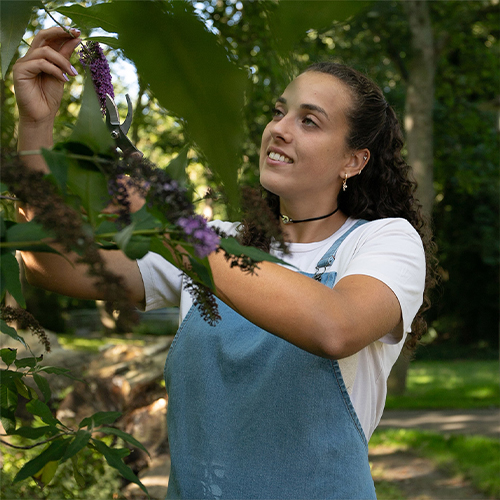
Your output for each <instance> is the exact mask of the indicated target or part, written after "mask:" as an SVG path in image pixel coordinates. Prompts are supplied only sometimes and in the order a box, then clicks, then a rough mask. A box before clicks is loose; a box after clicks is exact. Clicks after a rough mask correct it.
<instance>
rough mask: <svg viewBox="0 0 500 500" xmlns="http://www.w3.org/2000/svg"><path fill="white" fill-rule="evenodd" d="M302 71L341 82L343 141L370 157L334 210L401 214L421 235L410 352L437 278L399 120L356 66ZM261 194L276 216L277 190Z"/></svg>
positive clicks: (371, 216)
mask: <svg viewBox="0 0 500 500" xmlns="http://www.w3.org/2000/svg"><path fill="white" fill-rule="evenodd" d="M307 71H315V72H319V73H325V74H328V75H331V76H333V77H335V78H338V79H339V80H340V81H342V82H343V83H344V84H345V85H346V87H347V88H348V89H349V92H350V95H351V102H352V104H351V106H350V108H349V109H348V110H347V111H346V117H347V121H348V124H349V134H348V136H347V138H346V141H347V147H348V148H350V149H352V150H356V149H358V150H359V149H364V148H366V149H368V150H369V151H370V159H369V160H368V163H367V164H366V166H365V167H364V169H363V172H362V173H360V174H359V175H357V176H355V177H351V178H350V179H349V187H348V189H347V190H345V191H344V190H340V193H339V195H338V198H337V202H338V206H339V208H340V210H342V212H343V213H344V214H346V215H347V216H351V217H353V218H356V219H365V220H369V221H371V220H376V219H383V218H387V217H400V218H403V219H406V220H407V221H408V222H409V223H410V224H411V225H412V226H413V227H414V228H415V230H416V231H417V232H418V234H419V235H420V237H421V239H422V243H423V246H424V250H425V257H426V279H425V290H424V300H423V303H422V306H421V307H420V310H419V311H418V313H417V315H416V316H415V318H414V320H413V323H412V329H411V330H412V331H411V333H410V334H409V335H408V337H407V340H406V344H405V347H406V349H407V350H408V351H410V352H411V351H413V350H414V349H415V348H416V346H417V345H418V343H419V340H420V338H421V337H422V335H423V334H424V333H425V331H426V328H427V325H426V322H425V319H424V317H423V313H424V312H425V311H426V310H427V309H429V307H430V298H429V292H430V290H431V289H432V288H433V287H434V286H435V284H436V281H437V273H436V265H437V259H436V257H435V253H436V245H435V243H434V242H433V239H432V230H431V224H430V220H429V218H428V217H426V216H425V215H424V213H423V211H422V206H421V204H420V203H419V202H418V200H417V199H416V198H415V191H416V188H417V183H416V181H415V180H414V177H413V172H412V168H411V167H410V166H409V165H408V164H407V163H406V162H405V160H404V159H403V156H402V154H401V149H402V147H403V145H404V138H403V132H402V130H401V125H400V123H399V120H398V118H397V116H396V113H395V112H394V110H393V109H392V108H391V106H390V105H389V104H388V103H387V101H386V100H385V97H384V94H383V92H382V90H381V89H380V88H379V87H378V86H377V85H376V84H375V83H374V82H373V81H372V80H370V79H369V78H368V77H367V76H365V75H364V74H362V73H360V72H359V71H357V70H355V69H353V68H351V67H349V66H346V65H344V64H339V63H334V62H330V61H324V62H319V63H315V64H313V65H311V66H309V67H308V68H307V69H306V70H305V71H304V72H307ZM266 200H267V203H268V205H269V207H270V210H271V212H272V213H273V214H274V216H275V217H276V218H278V216H279V198H278V196H276V195H275V194H273V193H269V192H267V193H266ZM247 220H248V219H247ZM244 227H245V229H244V231H243V241H244V242H245V243H246V244H252V243H253V242H255V241H259V240H261V239H262V237H261V235H260V238H259V236H258V235H257V233H256V231H255V228H253V229H252V228H251V227H250V226H249V225H248V224H247V222H246V221H244ZM267 250H269V245H268V246H267Z"/></svg>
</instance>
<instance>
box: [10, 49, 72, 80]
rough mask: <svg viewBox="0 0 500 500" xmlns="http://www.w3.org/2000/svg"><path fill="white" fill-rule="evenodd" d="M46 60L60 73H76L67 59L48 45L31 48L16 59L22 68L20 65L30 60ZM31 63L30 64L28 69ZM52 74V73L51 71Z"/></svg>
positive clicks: (19, 66)
mask: <svg viewBox="0 0 500 500" xmlns="http://www.w3.org/2000/svg"><path fill="white" fill-rule="evenodd" d="M41 60H46V61H48V62H50V63H51V64H52V65H54V66H56V67H58V68H59V69H60V70H61V73H67V74H69V75H71V76H75V75H76V74H77V72H76V70H75V68H73V66H72V65H71V64H70V62H69V59H67V58H66V57H65V56H64V55H62V54H61V53H60V52H56V51H55V50H54V49H52V48H51V47H48V46H44V47H40V48H38V49H35V50H32V51H31V52H30V53H29V54H26V56H24V57H23V58H22V59H20V60H19V61H18V68H17V69H19V68H20V69H22V67H23V66H22V65H24V64H26V63H28V62H30V61H41ZM31 68H33V65H30V69H31ZM51 74H52V73H51Z"/></svg>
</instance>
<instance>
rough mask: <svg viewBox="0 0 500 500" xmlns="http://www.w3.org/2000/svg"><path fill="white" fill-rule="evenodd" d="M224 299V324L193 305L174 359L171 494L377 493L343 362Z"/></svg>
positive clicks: (348, 496)
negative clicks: (286, 336) (313, 351)
mask: <svg viewBox="0 0 500 500" xmlns="http://www.w3.org/2000/svg"><path fill="white" fill-rule="evenodd" d="M304 274H305V273H304ZM330 274H332V275H333V274H335V273H328V272H325V273H323V275H322V282H324V281H323V280H325V281H326V282H328V283H329V285H327V286H333V284H334V281H335V278H334V277H333V278H332V279H331V280H330V279H328V277H329V275H330ZM307 276H309V277H312V274H307ZM217 304H218V307H219V314H220V316H221V320H220V321H219V322H218V323H217V324H216V325H215V326H210V325H208V323H207V322H206V321H204V320H203V318H202V317H201V315H200V313H199V312H198V310H197V309H196V308H195V307H192V308H191V309H190V311H189V312H188V314H187V316H186V318H185V319H184V321H183V322H182V325H181V327H180V328H179V331H178V332H177V335H176V336H175V338H174V340H173V342H172V345H171V347H170V351H169V353H168V357H167V362H166V364H165V387H166V390H167V393H168V412H167V421H168V435H169V445H170V452H171V470H170V478H169V485H168V492H167V499H173V498H184V499H190V500H194V499H201V498H210V499H217V500H224V499H227V500H238V499H252V500H254V499H262V500H266V499H273V500H280V499H282V500H285V499H287V500H292V499H308V500H314V499H317V500H326V499H337V500H361V499H363V500H373V499H376V495H375V488H374V484H373V480H372V477H371V472H370V465H369V462H368V443H367V441H366V437H365V435H364V433H363V430H362V428H361V424H360V423H359V420H358V418H357V415H356V412H355V410H354V407H353V406H352V402H351V400H350V397H349V394H348V392H347V389H346V387H345V384H344V380H343V378H342V374H341V371H340V368H339V364H338V362H337V361H335V360H330V359H326V358H322V357H320V356H316V355H314V354H311V353H309V352H307V351H304V350H303V349H300V348H298V347H296V346H295V345H293V344H290V343H289V342H287V341H286V340H283V339H282V338H279V337H277V336H276V335H273V334H271V333H269V332H267V331H265V330H263V329H262V328H259V327H258V326H256V325H254V324H253V323H251V322H250V321H248V320H247V319H245V318H244V317H242V316H240V315H239V314H238V313H236V312H235V311H234V310H233V309H231V308H230V307H228V306H227V305H226V304H224V303H223V302H221V301H219V300H217Z"/></svg>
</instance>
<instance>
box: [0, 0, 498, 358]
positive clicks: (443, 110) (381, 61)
mask: <svg viewBox="0 0 500 500" xmlns="http://www.w3.org/2000/svg"><path fill="white" fill-rule="evenodd" d="M192 3H193V5H194V6H195V8H196V10H197V12H198V15H199V16H200V18H201V19H203V20H204V22H205V24H206V25H207V27H208V29H209V30H211V31H212V32H213V33H215V34H216V36H218V38H219V41H220V44H221V45H222V47H224V49H225V50H226V52H227V54H228V57H229V58H231V59H233V60H234V61H235V62H236V63H237V65H238V66H240V67H243V68H245V69H246V70H247V71H248V72H249V75H250V79H251V82H252V85H251V86H250V87H249V89H248V90H247V92H246V102H245V108H244V112H243V113H244V122H245V136H244V140H243V142H242V144H241V148H240V149H241V155H240V158H241V160H240V163H239V164H236V165H235V168H239V172H240V182H241V183H244V184H251V185H256V184H257V183H258V161H257V158H258V151H259V146H260V136H261V133H262V130H263V128H264V126H265V124H266V123H267V121H268V119H269V114H270V112H271V109H272V106H273V101H274V99H275V98H276V96H278V95H279V94H280V93H281V91H282V90H283V89H284V87H285V86H286V84H287V82H288V81H289V80H290V78H292V77H293V76H294V75H295V74H297V73H298V72H299V71H300V70H302V69H303V68H304V67H306V66H307V65H308V64H310V63H312V62H314V61H317V60H321V59H325V58H332V59H335V60H339V61H343V62H345V63H347V64H350V65H352V66H354V67H356V68H357V69H359V70H361V71H364V72H366V73H367V74H368V75H369V76H370V77H371V78H373V79H374V80H375V81H376V82H378V83H379V85H380V86H381V87H382V88H383V90H384V92H385V93H386V95H387V99H388V101H389V102H390V103H391V105H393V107H394V108H395V109H396V111H397V112H398V114H399V115H400V117H401V119H402V121H403V122H404V120H405V113H406V101H407V88H408V79H409V75H410V72H411V63H412V61H413V60H414V56H415V53H414V50H415V49H414V47H412V33H411V30H410V24H409V20H408V13H407V12H406V11H405V9H404V5H403V2H399V1H394V2H391V1H383V2H370V3H368V4H364V5H362V7H363V9H364V10H362V11H361V12H360V13H359V14H358V15H356V16H355V17H354V18H348V19H347V20H343V21H335V22H333V23H332V22H331V21H330V19H331V17H330V18H328V17H325V20H324V25H323V26H321V27H319V26H318V23H317V21H316V28H314V29H309V30H308V31H307V33H306V34H305V36H304V37H303V38H302V40H300V42H298V43H297V42H294V43H292V42H290V43H288V44H287V43H284V44H283V43H282V44H281V45H280V43H279V39H280V37H281V39H283V38H286V33H287V30H288V31H290V32H298V30H299V28H301V27H302V26H296V23H295V24H289V25H288V26H287V25H286V19H284V20H282V22H281V24H280V19H279V18H278V16H277V15H276V14H277V9H278V3H277V2H274V1H260V0H255V1H244V2H242V1H236V0H210V1H205V2H192ZM285 3H286V2H285ZM327 3H328V2H309V1H307V0H304V1H302V2H289V4H300V6H301V8H302V9H303V12H304V13H305V12H306V10H307V9H315V8H319V7H318V5H319V6H321V4H327ZM341 3H345V4H348V3H349V2H336V4H341ZM48 4H49V5H50V6H52V8H54V7H55V6H58V5H62V4H63V2H49V3H48ZM427 6H428V13H429V19H430V23H431V27H432V35H433V40H432V42H433V56H434V61H433V63H434V72H435V73H434V104H433V118H434V120H433V136H432V137H433V144H432V149H433V185H432V188H433V190H434V193H433V199H434V204H433V218H434V225H435V233H436V240H437V243H438V245H439V259H440V266H441V275H442V279H443V281H442V285H441V287H440V289H439V290H437V291H436V293H435V298H434V306H433V308H432V310H431V311H430V312H429V314H428V319H429V324H430V325H432V333H433V335H434V336H436V339H435V341H434V344H436V345H438V344H440V343H442V344H443V345H445V346H447V348H450V347H451V346H453V347H456V348H457V349H458V350H460V349H459V348H460V347H464V348H466V349H467V352H470V349H471V348H472V347H480V346H483V347H489V348H491V349H497V348H498V315H499V310H498V308H499V217H498V215H499V206H498V188H499V182H498V180H499V179H498V166H499V147H498V132H499V124H498V120H499V90H498V82H499V81H500V78H499V77H500V68H499V60H500V58H499V55H500V54H499V45H498V37H499V24H498V16H499V13H500V10H499V5H498V2H497V1H496V0H483V1H448V2H427ZM302 17H305V18H307V16H306V15H305V14H304V16H302ZM43 19H46V15H45V13H44V12H43V11H39V15H38V16H37V17H35V18H34V19H33V20H32V22H31V26H30V28H29V30H28V32H27V35H29V33H30V32H33V31H34V30H37V29H40V27H41V23H42V20H43ZM287 19H288V22H290V20H292V21H294V19H296V18H294V17H293V16H290V17H289V18H287ZM303 22H304V23H306V22H307V19H305V20H303ZM281 41H283V40H281ZM285 41H286V40H285ZM179 43H182V41H181V40H180V41H179ZM21 50H22V46H21ZM107 53H108V58H109V60H110V62H111V63H112V68H113V62H115V63H116V64H117V65H118V66H119V65H120V64H121V62H122V61H124V59H123V54H122V53H121V51H120V50H109V51H108V52H107ZM0 84H1V87H0V102H1V106H2V122H1V137H2V147H9V146H10V147H12V146H15V140H16V137H15V119H16V117H15V114H16V111H15V102H14V98H13V94H12V81H11V76H10V73H9V74H7V77H6V79H5V80H2V81H1V82H0ZM128 84H129V79H128V78H127V81H124V80H123V79H122V77H119V78H118V80H117V81H116V82H114V85H115V90H116V93H117V94H122V95H123V94H124V93H125V92H126V91H127V90H126V87H127V85H128ZM80 94H81V80H78V79H76V80H74V81H73V82H72V83H71V84H68V86H67V88H66V96H65V102H64V105H63V106H62V108H61V119H60V120H59V121H58V126H59V130H57V131H56V133H57V134H58V135H60V136H61V137H64V136H65V135H68V133H69V132H70V130H71V129H70V127H69V126H68V124H70V123H72V122H73V123H74V120H75V116H76V115H77V113H78V109H79V99H80V97H79V96H80ZM429 99H432V96H429ZM130 135H131V137H132V138H133V140H134V141H135V142H137V143H138V145H139V148H140V149H142V150H143V151H144V152H145V154H146V155H147V156H149V157H151V158H152V160H153V161H155V162H156V163H158V164H159V165H166V164H167V163H168V160H169V159H170V158H171V157H172V155H173V154H175V152H176V151H178V149H179V148H180V146H181V145H182V144H184V142H185V123H184V122H183V120H182V119H179V118H177V117H176V116H175V115H172V114H169V115H166V114H165V110H164V109H163V108H162V107H161V105H159V104H158V101H157V100H156V99H155V98H154V97H153V94H152V92H151V90H150V88H149V86H148V85H147V84H145V83H144V81H142V80H141V79H139V80H138V83H137V92H136V95H135V114H134V122H133V125H132V129H131V132H130ZM189 158H190V167H189V171H190V175H191V177H192V179H193V180H194V182H195V183H197V184H198V185H199V186H201V188H200V193H201V195H203V194H204V192H205V191H206V189H207V188H208V187H209V186H210V187H212V188H217V183H216V182H215V180H214V178H213V176H212V175H211V173H210V171H208V170H206V169H205V168H204V167H203V161H204V159H203V158H202V157H199V156H198V154H197V152H196V151H194V150H192V151H191V152H190V154H189ZM210 210H211V211H212V212H210ZM210 210H209V212H208V213H214V215H215V216H216V217H225V216H226V213H225V210H224V208H222V207H217V206H215V207H214V206H211V207H210ZM37 294H38V292H37ZM42 294H45V292H40V296H41V295H42ZM40 300H41V299H40V298H39V297H38V298H34V299H33V303H35V302H37V301H38V302H40ZM50 300H51V301H53V300H54V299H53V298H51V299H50ZM60 300H61V301H64V299H60ZM42 302H43V301H42ZM66 302H67V301H66ZM63 305H64V307H66V305H65V304H63ZM74 305H77V304H74ZM85 306H87V307H88V304H85ZM51 307H52V306H51ZM41 309H43V307H41ZM51 311H54V309H51ZM42 323H43V318H42ZM51 326H52V325H51ZM455 351H456V350H454V351H453V352H455Z"/></svg>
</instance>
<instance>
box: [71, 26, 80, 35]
mask: <svg viewBox="0 0 500 500" xmlns="http://www.w3.org/2000/svg"><path fill="white" fill-rule="evenodd" d="M71 31H72V32H73V33H74V34H75V35H77V36H78V35H79V34H80V33H81V31H80V30H79V29H77V28H71Z"/></svg>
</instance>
